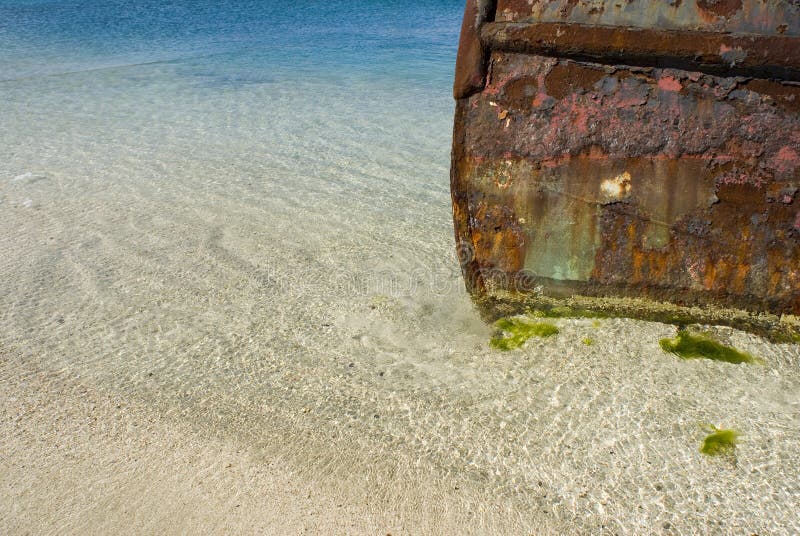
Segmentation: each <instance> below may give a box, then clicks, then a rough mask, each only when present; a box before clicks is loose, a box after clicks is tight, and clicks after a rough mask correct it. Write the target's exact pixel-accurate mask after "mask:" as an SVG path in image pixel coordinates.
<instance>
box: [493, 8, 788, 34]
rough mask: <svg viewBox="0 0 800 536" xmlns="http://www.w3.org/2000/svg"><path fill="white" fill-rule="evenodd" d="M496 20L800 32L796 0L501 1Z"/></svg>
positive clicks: (675, 28) (746, 31) (691, 29)
mask: <svg viewBox="0 0 800 536" xmlns="http://www.w3.org/2000/svg"><path fill="white" fill-rule="evenodd" d="M495 20H497V21H498V22H572V23H579V24H591V25H595V26H600V25H603V26H622V27H630V28H660V29H663V30H688V31H710V32H724V33H738V34H758V35H794V36H798V35H800V4H799V3H798V2H796V1H794V0H498V1H497V16H496V17H495Z"/></svg>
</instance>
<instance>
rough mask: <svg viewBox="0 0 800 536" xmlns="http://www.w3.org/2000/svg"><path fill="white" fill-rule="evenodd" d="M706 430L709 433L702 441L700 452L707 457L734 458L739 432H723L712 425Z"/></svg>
mask: <svg viewBox="0 0 800 536" xmlns="http://www.w3.org/2000/svg"><path fill="white" fill-rule="evenodd" d="M708 428H709V430H710V432H711V433H710V434H708V435H707V436H706V438H705V439H704V440H703V444H702V445H701V446H700V452H702V453H703V454H705V455H707V456H734V455H735V454H736V440H737V438H738V437H739V432H737V431H736V430H723V429H720V428H717V427H716V426H714V425H713V424H711V425H709V426H708Z"/></svg>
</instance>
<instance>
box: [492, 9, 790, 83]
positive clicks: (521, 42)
mask: <svg viewBox="0 0 800 536" xmlns="http://www.w3.org/2000/svg"><path fill="white" fill-rule="evenodd" d="M481 41H482V42H483V43H484V45H485V46H486V47H487V48H490V49H492V50H500V51H505V52H521V53H532V54H539V55H543V56H556V57H560V58H572V59H578V60H588V61H594V62H600V63H612V64H613V63H619V64H628V65H639V66H647V67H675V68H680V69H687V70H697V71H705V72H711V73H720V72H724V73H725V74H726V76H731V75H741V76H756V77H765V78H779V79H782V80H787V81H800V38H798V37H787V36H772V35H750V34H748V35H744V34H725V33H718V32H693V31H683V30H661V29H643V28H624V27H618V26H594V25H586V24H575V23H514V22H492V23H487V24H484V25H483V27H482V28H481Z"/></svg>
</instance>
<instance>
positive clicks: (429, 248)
mask: <svg viewBox="0 0 800 536" xmlns="http://www.w3.org/2000/svg"><path fill="white" fill-rule="evenodd" d="M461 9H462V3H461V2H449V1H422V2H414V3H408V2H399V1H398V2H391V1H372V2H361V3H345V2H300V3H297V4H292V5H285V3H278V2H274V1H269V2H243V1H242V2H233V1H227V2H195V1H193V2H190V1H188V0H187V1H174V2H167V3H165V2H155V1H148V2H137V3H136V5H135V6H133V7H132V6H131V5H130V3H123V2H99V3H98V2H74V1H73V2H39V1H28V2H24V1H19V0H13V1H12V0H0V51H2V54H0V103H1V104H0V125H2V129H0V274H2V277H1V278H0V355H7V356H8V355H14V356H17V358H19V359H23V360H29V361H31V362H35V363H37V365H38V366H44V367H47V368H50V369H53V370H62V371H65V372H66V373H68V374H70V375H74V376H76V377H79V378H81V380H83V381H87V382H92V383H94V384H96V385H98V386H100V387H102V388H105V389H109V390H112V391H113V392H116V393H119V394H120V395H121V396H131V397H136V398H137V399H141V400H144V401H146V403H148V404H150V405H152V407H154V408H157V409H158V410H159V411H161V412H163V414H164V415H165V416H166V417H167V418H174V419H180V420H181V421H185V422H190V423H192V425H193V426H195V427H196V428H197V429H198V430H200V431H201V432H203V433H209V434H214V435H220V436H222V437H225V438H229V439H231V440H233V441H237V442H241V443H242V444H244V445H246V446H247V447H248V448H253V449H255V450H261V451H263V452H264V455H265V456H270V457H274V456H279V457H285V458H287V459H288V460H290V463H293V464H295V465H297V466H300V467H303V468H304V470H305V471H306V474H307V476H308V478H317V479H320V480H321V481H325V482H328V483H331V484H332V485H334V486H336V487H338V488H339V489H340V490H342V492H343V493H349V494H351V495H352V496H354V497H355V498H356V500H363V501H365V502H370V504H374V505H375V508H376V510H380V509H381V508H385V509H387V510H390V509H397V510H398V512H401V513H402V512H403V511H404V510H403V508H407V509H408V510H414V511H418V510H420V509H425V508H434V506H435V505H432V504H430V501H429V500H428V496H421V490H435V493H436V495H435V496H436V497H438V499H437V500H440V501H442V502H447V501H450V502H449V503H448V504H454V505H457V507H456V509H455V514H453V515H457V516H459V517H461V518H462V519H474V523H472V525H471V526H472V527H473V529H474V531H475V532H477V533H483V532H491V531H492V530H491V529H493V528H494V529H497V530H500V529H499V527H505V528H506V529H508V530H511V531H512V532H514V531H517V532H519V533H525V532H528V533H530V532H534V533H542V532H547V531H553V532H559V531H560V532H565V531H566V532H594V533H596V532H602V531H603V530H606V531H613V532H620V533H634V534H636V533H643V532H657V531H665V532H674V533H692V532H722V533H726V532H731V533H743V532H744V531H750V532H765V533H771V534H780V533H786V534H790V533H796V532H798V531H800V525H798V520H797V518H796V515H795V513H796V512H797V511H800V485H799V484H798V482H800V469H798V467H800V456H799V455H798V450H797V444H798V441H799V440H800V368H799V367H800V350H798V348H797V347H794V346H788V345H771V344H768V343H766V342H764V341H763V340H761V339H758V338H756V337H753V336H750V335H747V334H744V333H740V332H735V331H730V330H725V331H722V332H721V334H722V336H723V337H725V338H727V339H728V340H730V341H731V342H733V343H735V345H736V346H737V347H739V348H741V349H744V350H748V351H751V352H753V353H755V354H756V355H758V356H759V357H761V358H763V359H764V360H765V362H766V364H765V365H764V366H752V367H749V366H734V365H728V364H719V363H711V362H703V361H698V362H681V361H678V360H677V359H676V358H675V357H674V356H670V355H667V354H665V353H664V352H663V351H662V350H661V349H660V348H659V346H658V340H659V339H660V338H662V337H666V336H671V335H673V334H674V331H675V329H674V328H673V327H671V326H666V325H661V324H655V323H646V322H636V321H628V320H604V321H601V322H600V323H599V324H597V325H595V324H594V323H593V322H592V321H589V320H559V321H557V322H556V323H557V324H558V325H559V327H560V328H561V333H560V334H559V335H557V336H556V337H553V338H550V339H543V340H540V341H539V340H534V341H531V342H530V343H529V344H528V345H527V347H526V348H524V349H523V350H521V351H515V352H510V353H500V352H497V351H494V350H491V349H490V348H489V347H488V344H487V342H488V339H489V336H490V335H491V330H490V329H489V328H488V327H486V326H485V325H483V324H482V323H481V322H480V320H479V319H478V317H477V315H476V314H475V312H474V311H473V309H472V306H471V304H470V302H469V299H468V298H467V297H466V295H465V293H464V291H463V286H462V283H461V280H460V273H459V268H458V263H457V260H456V259H455V255H454V244H453V233H452V223H451V214H450V197H449V190H448V187H449V186H448V167H449V145H450V130H451V122H452V110H453V105H452V101H451V97H450V83H451V76H452V65H453V61H454V56H455V44H456V42H457V31H458V28H459V25H460V15H461ZM586 337H591V338H593V339H594V340H595V344H593V345H591V346H586V345H584V344H582V342H581V341H582V339H584V338H586ZM705 422H711V423H714V424H716V425H720V426H732V427H736V428H737V429H739V430H740V431H741V432H742V436H743V439H742V442H741V444H740V446H739V447H738V449H737V459H736V463H735V464H734V463H732V462H731V461H730V460H715V459H708V458H705V457H703V456H702V455H701V454H700V453H699V452H698V448H699V445H700V442H701V441H702V437H703V431H702V429H701V428H700V423H705ZM399 515H401V517H402V514H399ZM509 527H510V529H509Z"/></svg>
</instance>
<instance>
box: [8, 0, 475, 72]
mask: <svg viewBox="0 0 800 536" xmlns="http://www.w3.org/2000/svg"><path fill="white" fill-rule="evenodd" d="M461 8H462V2H460V1H454V0H436V1H433V0H423V1H419V2H403V1H391V0H373V1H363V2H344V1H339V2H331V1H314V0H309V1H300V2H278V1H275V0H267V1H247V0H241V1H230V0H229V1H222V2H218V1H208V0H201V1H195V0H178V1H167V2H164V1H156V0H143V1H136V2H122V1H63V2H53V1H25V0H0V51H2V54H0V79H3V80H8V79H15V78H23V77H30V76H36V75H42V74H56V73H63V72H69V71H75V70H85V69H93V68H94V69H96V68H103V67H109V66H121V65H131V64H139V63H149V62H160V61H179V62H187V61H191V60H193V59H194V60H196V59H199V58H211V57H216V58H218V60H219V61H220V62H222V61H224V62H225V63H227V64H228V66H229V69H226V70H224V71H225V72H224V73H220V76H221V77H223V78H224V77H229V78H230V79H231V80H233V81H235V80H237V79H241V80H242V81H243V82H247V81H253V80H255V81H258V80H260V79H264V78H268V77H269V76H278V75H280V74H281V73H284V72H293V73H303V74H305V75H314V74H316V73H340V72H347V71H362V72H367V73H369V74H371V75H374V76H384V77H388V78H394V79H397V80H398V81H401V83H414V82H415V81H417V82H419V83H429V82H431V83H438V84H445V85H446V84H447V83H448V78H449V77H450V75H451V71H452V64H453V61H454V55H455V45H456V43H457V32H458V28H459V17H460V14H461Z"/></svg>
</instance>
